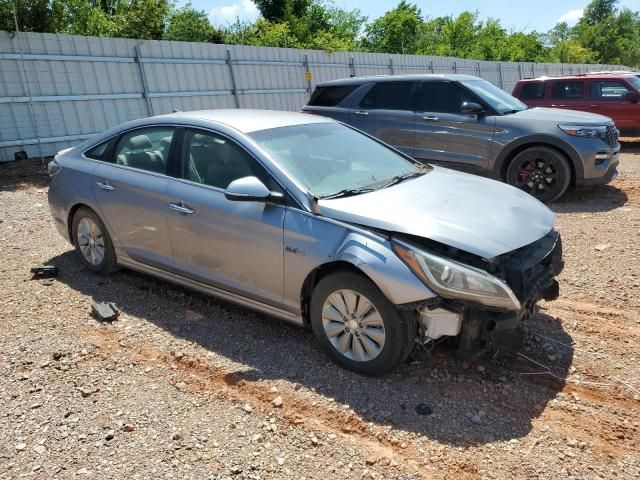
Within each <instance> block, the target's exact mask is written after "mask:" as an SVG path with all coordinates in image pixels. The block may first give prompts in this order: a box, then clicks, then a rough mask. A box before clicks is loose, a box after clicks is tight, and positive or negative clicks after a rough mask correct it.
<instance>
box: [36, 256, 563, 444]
mask: <svg viewBox="0 0 640 480" xmlns="http://www.w3.org/2000/svg"><path fill="white" fill-rule="evenodd" d="M47 263H48V264H53V265H57V266H59V267H60V268H61V275H60V277H59V278H58V281H60V282H63V283H65V284H67V285H68V286H70V287H71V288H73V289H75V290H77V291H79V292H81V293H83V294H85V295H88V296H90V297H92V298H93V299H94V300H95V301H99V302H100V301H105V302H115V303H116V305H117V306H118V307H119V308H120V309H121V311H123V312H124V313H126V314H128V315H132V316H135V317H138V318H140V319H143V320H145V321H148V322H152V323H153V324H155V325H157V326H158V327H160V328H162V329H164V330H165V331H167V332H168V333H170V334H171V335H173V336H175V337H176V338H181V339H184V340H187V341H189V342H193V343H194V344H198V345H200V346H201V347H203V348H204V349H206V350H208V351H211V352H215V353H216V354H218V355H222V356H224V357H226V358H228V359H230V360H232V361H233V362H237V363H239V364H242V365H243V366H242V367H241V368H240V367H239V368H238V370H237V371H236V372H230V373H231V374H230V375H227V377H226V381H227V383H228V384H229V385H230V386H233V385H234V384H237V382H238V381H240V380H244V381H245V383H246V382H255V381H265V380H269V381H277V380H287V381H290V382H294V383H298V384H300V385H301V386H303V387H307V388H309V389H314V390H315V391H317V392H318V393H320V394H321V395H324V396H326V397H329V398H334V399H335V400H336V401H337V402H339V403H341V404H347V405H349V406H350V407H351V408H352V409H353V410H354V411H355V412H356V413H357V414H358V415H360V416H361V417H362V418H363V419H364V420H365V421H366V422H373V423H374V424H377V425H388V426H391V427H392V428H394V429H400V430H404V431H408V432H416V433H418V434H421V435H425V436H427V437H429V438H431V439H434V440H436V441H439V442H442V443H446V444H452V445H458V446H469V445H475V444H482V443H487V442H492V441H496V440H509V439H513V438H520V437H523V436H525V435H527V434H528V433H529V431H530V430H531V428H532V419H534V418H535V417H537V416H538V415H539V414H540V412H541V411H542V410H543V409H544V408H545V406H546V405H547V403H548V402H549V401H550V400H552V399H553V398H554V397H555V396H556V394H557V393H558V392H559V391H560V390H561V389H562V388H563V386H564V380H563V379H564V378H565V377H566V374H567V372H568V369H569V367H570V365H571V362H572V357H573V355H572V352H567V351H565V352H554V357H549V355H551V353H550V352H551V351H552V349H553V342H548V341H546V340H544V339H541V338H540V337H537V336H536V335H537V334H538V333H542V332H543V333H542V334H543V335H544V336H545V337H548V338H551V339H553V340H555V341H558V342H562V343H565V344H570V343H571V338H570V337H569V335H568V334H567V333H566V332H565V331H564V330H563V329H562V327H561V324H560V322H558V321H557V319H555V318H552V317H550V316H548V315H544V314H541V315H538V316H537V317H536V318H535V319H533V320H532V321H531V323H530V324H529V325H528V327H527V328H528V329H529V330H530V331H531V332H533V333H528V334H527V339H528V340H527V342H526V345H525V349H527V351H528V353H527V355H529V356H531V357H534V358H537V359H538V361H542V362H544V361H546V362H547V363H549V362H548V358H554V359H555V361H554V367H553V371H554V373H555V374H556V375H557V377H556V378H553V377H551V376H548V375H547V376H535V375H534V376H531V375H524V373H531V372H535V371H541V369H540V368H539V367H538V366H535V365H534V364H532V363H529V362H527V361H523V360H522V359H518V358H513V357H510V358H507V357H503V356H500V357H499V358H497V359H496V358H494V359H493V360H491V361H487V362H485V363H483V364H482V365H480V364H475V363H472V364H464V363H461V362H458V361H457V360H455V359H454V356H453V352H452V350H451V348H450V347H447V346H442V345H438V346H436V347H435V348H434V349H433V350H432V351H431V352H429V353H428V354H426V356H423V360H422V361H420V362H414V363H412V364H405V365H403V366H401V367H400V368H399V369H397V370H396V371H395V372H393V373H391V374H388V375H386V376H384V377H382V378H368V377H364V376H360V375H358V374H355V373H352V372H349V371H346V370H343V369H341V368H339V367H338V366H336V365H335V364H333V363H332V362H331V361H330V360H329V359H328V357H326V356H325V355H324V354H323V353H322V352H320V351H319V350H318V348H317V347H316V344H315V342H314V339H313V335H312V334H311V333H310V332H309V331H307V330H304V329H302V328H298V327H295V326H290V325H287V324H285V323H283V322H280V321H278V320H274V319H271V318H268V317H265V316H262V315H260V314H256V313H253V312H251V311H248V310H245V309H243V308H240V307H236V306H234V305H230V304H228V303H224V302H220V301H218V300H216V299H213V298H211V297H207V296H205V295H201V294H198V293H195V292H192V291H190V290H187V289H183V288H181V287H178V286H174V285H172V284H169V283H167V282H164V281H159V280H156V279H154V278H152V277H149V276H146V275H142V274H138V273H135V272H132V271H127V270H123V271H121V272H119V273H117V274H114V275H112V276H110V277H107V278H104V277H99V276H95V275H92V274H90V273H88V272H86V271H85V270H84V269H83V268H82V266H81V265H80V263H79V262H78V260H77V259H76V258H75V254H74V253H73V252H72V251H68V252H66V253H64V254H62V255H59V256H56V257H54V258H51V259H50V260H49V262H47ZM88 310H89V304H87V311H88ZM149 347H150V348H153V347H152V346H149ZM418 404H426V405H428V406H429V407H430V408H431V409H432V411H433V413H432V414H430V415H419V414H418V413H417V412H416V406H417V405H418ZM285 407H286V405H285ZM478 413H480V414H481V421H480V422H478V421H477V420H478V419H477V417H476V418H475V421H472V418H471V417H472V416H473V415H475V414H478ZM337 428H341V426H340V425H338V426H337Z"/></svg>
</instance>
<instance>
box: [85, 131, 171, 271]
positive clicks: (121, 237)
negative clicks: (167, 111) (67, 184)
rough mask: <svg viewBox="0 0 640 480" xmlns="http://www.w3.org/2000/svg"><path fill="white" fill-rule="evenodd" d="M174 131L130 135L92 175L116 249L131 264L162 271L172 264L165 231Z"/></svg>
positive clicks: (98, 202)
mask: <svg viewBox="0 0 640 480" xmlns="http://www.w3.org/2000/svg"><path fill="white" fill-rule="evenodd" d="M174 132H175V128H174V127H171V126H157V127H148V128H139V129H136V130H132V131H129V132H126V133H124V134H122V135H120V137H119V138H118V139H117V140H114V142H115V144H114V146H113V147H112V149H111V153H110V155H109V158H108V159H107V161H106V162H100V164H99V165H98V167H97V168H96V169H95V170H94V172H93V185H92V187H93V191H94V195H95V198H96V202H97V205H98V208H99V209H100V211H101V213H102V218H103V219H104V221H105V223H106V224H107V227H108V228H109V231H110V232H111V234H112V236H113V237H114V240H115V242H116V244H117V245H118V246H119V247H120V248H122V250H124V252H125V253H126V255H128V256H129V257H131V258H132V259H133V260H136V261H139V262H142V263H145V264H148V265H152V266H155V267H160V268H167V267H170V266H171V265H172V264H173V251H172V249H171V241H170V239H169V230H168V228H167V216H166V214H167V202H168V200H169V199H168V197H167V196H166V191H167V186H168V184H169V179H168V177H167V171H168V166H169V159H170V155H171V150H172V145H173V139H174Z"/></svg>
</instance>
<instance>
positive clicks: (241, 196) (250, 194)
mask: <svg viewBox="0 0 640 480" xmlns="http://www.w3.org/2000/svg"><path fill="white" fill-rule="evenodd" d="M224 196H225V197H227V199H228V200H233V201H236V202H266V201H267V200H268V199H269V197H270V196H271V192H270V191H269V189H268V188H267V187H266V186H265V185H264V183H262V182H261V181H260V180H259V179H258V178H257V177H244V178H238V179H237V180H234V181H233V182H231V183H230V184H229V185H228V186H227V189H226V190H225V192H224Z"/></svg>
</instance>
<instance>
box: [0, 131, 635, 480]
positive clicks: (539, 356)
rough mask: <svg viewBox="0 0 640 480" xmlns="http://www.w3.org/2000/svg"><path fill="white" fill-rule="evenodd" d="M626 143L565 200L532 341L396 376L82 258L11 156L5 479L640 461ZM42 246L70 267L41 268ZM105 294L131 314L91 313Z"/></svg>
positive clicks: (2, 386) (1, 196)
mask: <svg viewBox="0 0 640 480" xmlns="http://www.w3.org/2000/svg"><path fill="white" fill-rule="evenodd" d="M623 152H624V153H623V155H622V165H621V168H620V172H621V173H620V176H619V177H618V179H616V180H615V181H614V182H613V183H612V184H611V185H608V186H602V187H597V188H592V189H588V190H580V191H577V192H574V193H570V194H568V195H567V196H566V197H565V198H564V199H563V200H561V201H560V202H558V203H556V204H554V205H553V206H552V208H553V209H554V210H555V211H556V212H557V216H558V227H559V229H560V230H561V232H562V235H563V241H564V249H565V260H566V268H565V271H564V272H563V273H562V275H561V276H560V284H561V296H560V299H558V300H557V301H554V302H550V303H546V304H545V303H543V304H542V309H541V312H540V314H539V315H538V316H537V317H536V318H535V319H533V320H532V321H531V322H530V323H529V324H528V325H527V326H526V333H527V337H526V343H525V347H524V349H523V351H522V352H521V355H520V356H517V357H515V358H510V357H498V358H495V359H493V360H492V361H487V362H483V363H472V364H467V363H461V362H459V361H457V360H455V359H454V357H453V354H452V352H451V351H450V350H449V349H448V348H447V347H446V346H436V347H435V348H434V349H433V350H432V351H430V352H428V354H426V356H424V357H423V358H422V360H414V361H413V363H410V364H406V365H404V366H402V367H401V368H399V369H398V370H397V371H395V372H393V373H391V374H389V375H387V376H385V377H383V378H365V377H362V376H359V375H356V374H353V373H350V372H347V371H345V370H342V369H340V368H338V367H337V366H335V365H334V364H332V363H331V362H330V361H329V360H328V358H327V357H326V356H324V355H323V354H322V353H321V352H320V351H319V350H318V348H317V347H316V345H315V343H314V340H313V337H312V334H311V333H309V332H307V331H305V330H302V329H299V328H296V327H292V326H289V325H286V324H284V323H281V322H279V321H276V320H273V319H270V318H267V317H263V316H261V315H259V314H255V313H252V312H250V311H247V310H244V309H242V308H239V307H235V306H233V305H230V304H226V303H222V302H219V301H217V300H215V299H212V298H208V297H205V296H202V295H199V294H195V293H192V292H190V291H188V290H185V289H182V288H179V287H175V286H172V285H170V284H168V283H165V282H161V281H157V280H154V279H152V278H149V277H146V276H143V275H139V274H136V273H133V272H129V271H121V272H119V273H117V274H115V275H113V276H111V277H108V278H103V277H98V276H94V275H91V274H89V273H87V272H86V271H84V270H83V269H82V268H81V266H80V264H79V262H77V261H76V259H75V258H74V253H73V251H72V249H71V247H70V245H68V244H66V243H65V242H64V241H63V240H62V239H61V238H60V237H59V236H58V234H57V232H56V231H55V228H54V226H53V222H52V220H51V218H50V215H49V211H48V206H47V198H46V191H47V176H46V174H45V173H44V171H43V170H42V169H41V168H39V167H38V164H37V163H34V162H31V161H23V162H18V163H12V164H8V165H2V166H0V252H2V262H1V263H0V478H2V479H8V478H50V477H56V478H70V477H73V478H76V477H78V478H83V477H92V478H215V479H218V478H220V479H222V478H251V479H259V478H264V479H280V478H295V479H303V478H306V479H323V480H327V479H362V478H378V479H381V478H403V479H405V478H406V479H409V478H411V479H413V478H436V479H440V478H442V479H445V478H446V479H450V478H469V479H476V478H478V479H480V478H487V479H491V478H495V479H504V478H545V479H558V478H575V479H597V478H603V479H609V478H614V477H615V478H629V479H632V478H633V479H637V478H640V449H639V447H638V444H639V443H640V366H639V365H640V342H639V340H640V145H639V144H632V143H629V144H625V145H624V147H623ZM39 264H53V265H57V266H59V267H60V269H61V275H60V276H59V277H58V278H57V279H55V280H54V281H53V282H50V284H46V282H42V281H41V280H32V279H31V275H30V273H29V269H30V267H31V266H35V265H39ZM92 300H97V301H112V302H115V303H116V305H117V306H118V307H119V308H120V310H121V315H120V318H119V319H118V320H117V321H116V322H113V323H111V324H101V323H99V322H97V321H96V320H94V319H92V318H91V317H90V304H91V301H92ZM277 397H280V399H281V400H282V404H281V405H280V406H277V405H279V403H280V402H275V403H274V400H275V399H276V398H277ZM420 404H425V405H426V407H424V406H421V407H419V408H418V410H420V411H421V412H422V413H429V412H430V414H427V415H421V414H418V412H417V409H416V407H417V406H418V405H420Z"/></svg>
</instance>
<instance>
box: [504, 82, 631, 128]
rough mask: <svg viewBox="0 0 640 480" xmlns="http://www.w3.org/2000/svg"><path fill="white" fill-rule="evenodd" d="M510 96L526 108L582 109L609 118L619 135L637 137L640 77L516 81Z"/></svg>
mask: <svg viewBox="0 0 640 480" xmlns="http://www.w3.org/2000/svg"><path fill="white" fill-rule="evenodd" d="M513 96H514V97H516V98H519V99H520V100H521V101H522V102H524V103H526V104H527V105H529V106H530V107H555V108H565V109H569V110H582V111H585V112H592V113H598V114H600V115H605V116H607V117H610V118H612V119H613V121H614V122H615V124H616V126H617V127H618V129H619V130H620V131H621V133H622V134H623V135H638V136H640V103H638V100H639V99H640V74H638V73H632V72H620V73H616V72H595V73H586V74H583V75H571V76H562V77H540V78H528V79H525V80H519V81H518V83H516V86H515V88H514V89H513Z"/></svg>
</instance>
